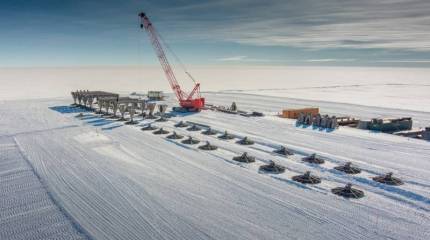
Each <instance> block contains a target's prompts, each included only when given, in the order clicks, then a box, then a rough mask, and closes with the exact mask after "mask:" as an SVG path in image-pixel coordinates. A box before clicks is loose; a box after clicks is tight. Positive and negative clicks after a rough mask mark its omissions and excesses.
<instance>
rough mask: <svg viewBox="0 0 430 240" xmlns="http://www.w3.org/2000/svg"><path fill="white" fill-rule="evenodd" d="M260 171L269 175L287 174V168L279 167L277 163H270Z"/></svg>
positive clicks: (261, 167)
mask: <svg viewBox="0 0 430 240" xmlns="http://www.w3.org/2000/svg"><path fill="white" fill-rule="evenodd" d="M259 169H260V171H263V172H267V173H276V174H278V173H283V172H285V167H284V166H282V165H279V164H277V163H275V162H274V161H270V163H269V164H267V165H262V166H260V168H259Z"/></svg>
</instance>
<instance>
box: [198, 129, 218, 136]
mask: <svg viewBox="0 0 430 240" xmlns="http://www.w3.org/2000/svg"><path fill="white" fill-rule="evenodd" d="M202 134H204V135H215V134H217V131H215V130H213V129H212V128H208V129H206V130H205V131H203V132H202Z"/></svg>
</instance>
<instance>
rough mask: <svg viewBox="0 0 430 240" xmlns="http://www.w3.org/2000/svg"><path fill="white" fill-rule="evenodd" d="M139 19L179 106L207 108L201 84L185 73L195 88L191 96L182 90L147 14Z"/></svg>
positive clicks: (193, 109) (188, 108)
mask: <svg viewBox="0 0 430 240" xmlns="http://www.w3.org/2000/svg"><path fill="white" fill-rule="evenodd" d="M139 17H140V19H141V24H140V27H141V28H145V30H146V32H147V33H148V35H149V38H150V40H151V44H152V46H153V47H154V50H155V53H156V54H157V57H158V60H159V61H160V64H161V67H162V68H163V70H164V73H165V74H166V77H167V80H168V81H169V84H170V87H171V88H172V90H173V92H174V93H175V95H176V97H177V98H178V101H179V105H180V106H181V107H182V108H184V109H186V110H187V111H200V110H201V109H202V108H203V107H204V106H205V99H204V98H202V97H201V95H200V83H196V82H195V81H194V79H193V77H191V75H190V74H189V73H188V72H185V73H186V74H187V75H188V76H189V77H190V78H191V79H192V80H193V82H194V88H193V90H192V91H191V92H190V93H189V94H187V93H186V92H184V91H183V90H182V89H181V86H180V85H179V83H178V81H177V80H176V77H175V74H174V73H173V70H172V67H170V64H169V61H168V60H167V57H166V54H165V53H164V50H163V47H162V45H161V42H160V40H159V35H158V33H157V31H156V30H155V28H154V26H153V25H152V23H151V21H150V20H149V18H148V16H146V14H145V13H143V12H141V13H140V14H139Z"/></svg>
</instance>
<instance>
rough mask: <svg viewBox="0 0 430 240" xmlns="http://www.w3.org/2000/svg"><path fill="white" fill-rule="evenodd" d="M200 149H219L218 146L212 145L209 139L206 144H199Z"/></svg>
mask: <svg viewBox="0 0 430 240" xmlns="http://www.w3.org/2000/svg"><path fill="white" fill-rule="evenodd" d="M199 149H201V150H206V151H212V150H216V149H218V147H217V146H214V145H211V144H210V142H209V141H206V144H205V145H202V146H199Z"/></svg>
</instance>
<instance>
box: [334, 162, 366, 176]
mask: <svg viewBox="0 0 430 240" xmlns="http://www.w3.org/2000/svg"><path fill="white" fill-rule="evenodd" d="M334 169H336V170H338V171H341V172H344V173H347V174H359V173H361V169H360V168H358V167H354V166H352V163H351V162H347V163H345V165H343V166H337V167H334Z"/></svg>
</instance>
